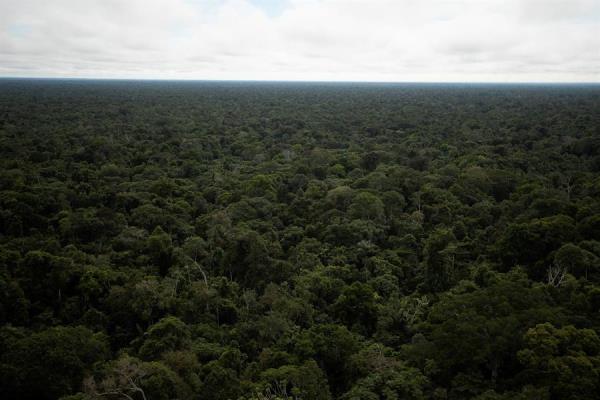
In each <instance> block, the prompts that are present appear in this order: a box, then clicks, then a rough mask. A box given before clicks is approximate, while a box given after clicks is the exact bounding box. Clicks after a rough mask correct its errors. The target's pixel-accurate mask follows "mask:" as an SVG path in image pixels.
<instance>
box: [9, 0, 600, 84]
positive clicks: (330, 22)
mask: <svg viewBox="0 0 600 400" xmlns="http://www.w3.org/2000/svg"><path fill="white" fill-rule="evenodd" d="M0 76H48V77H90V78H97V77H98V78H103V77H104V78H167V79H168V78H176V79H280V80H368V81H575V82H578V81H581V82H586V81H587V82H597V81H599V80H600V2H598V1H597V0H544V1H541V0H284V1H279V2H278V1H276V0H224V1H218V0H53V1H45V0H19V1H11V0H8V1H4V2H0Z"/></svg>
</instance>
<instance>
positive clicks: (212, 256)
mask: <svg viewBox="0 0 600 400" xmlns="http://www.w3.org/2000/svg"><path fill="white" fill-rule="evenodd" d="M598 127H600V90H599V88H598V87H597V86H593V85H592V86H568V85H566V86H562V85H557V86H544V85H540V86H536V85H534V86H527V85H504V86H502V85H500V86H495V85H471V86H465V85H412V84H405V85H391V84H309V83H296V84H291V83H262V84H258V83H249V82H247V83H233V82H229V83H225V82H214V83H207V82H162V83H161V82H126V81H106V82H98V81H61V80H0V393H1V394H2V398H7V399H57V398H63V399H71V400H75V399H77V400H92V399H93V400H99V399H109V400H112V399H115V400H116V399H123V398H130V399H133V400H142V399H144V398H146V399H147V400H154V399H198V398H201V399H209V400H211V399H212V400H266V399H270V400H275V399H282V400H283V399H294V400H312V399H317V400H330V399H344V400H358V399H360V400H362V399H366V400H371V399H373V400H379V399H386V400H391V399H448V400H462V399H479V400H508V399H522V400H525V399H539V400H557V399H592V398H595V397H597V394H598V392H599V391H600V387H599V384H598V382H599V379H600V378H599V376H600V375H599V374H600V372H599V371H600V361H599V357H600V356H599V354H600V341H599V339H598V332H599V330H600V316H599V315H598V310H599V309H600V217H599V216H600V179H599V178H598V172H599V171H600V161H599V160H600V158H599V156H598V150H599V149H600V142H599V139H598V137H599V135H600V130H599V128H598Z"/></svg>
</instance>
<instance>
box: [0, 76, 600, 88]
mask: <svg viewBox="0 0 600 400" xmlns="http://www.w3.org/2000/svg"><path fill="white" fill-rule="evenodd" d="M0 80H56V81H58V80H69V81H132V82H215V83H218V82H231V83H236V82H238V83H244V82H248V83H359V84H364V83H372V84H378V83H379V84H433V85H436V84H437V85H439V84H443V85H448V84H457V85H482V84H483V85H486V84H487V85H581V86H586V85H592V86H595V85H600V81H593V82H588V81H408V80H407V81H379V80H324V79H323V80H321V79H306V80H305V79H196V78H133V77H132V78H106V77H56V76H0Z"/></svg>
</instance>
